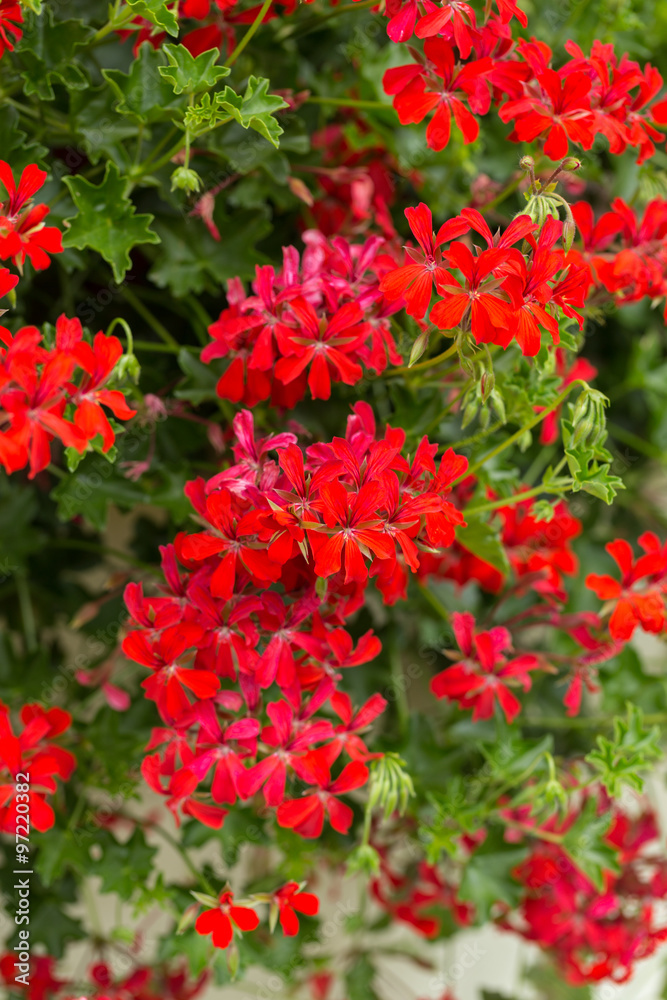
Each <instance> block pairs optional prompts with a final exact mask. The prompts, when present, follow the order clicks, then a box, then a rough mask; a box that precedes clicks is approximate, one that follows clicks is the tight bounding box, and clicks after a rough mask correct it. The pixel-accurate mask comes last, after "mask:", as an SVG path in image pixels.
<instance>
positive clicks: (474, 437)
mask: <svg viewBox="0 0 667 1000" xmlns="http://www.w3.org/2000/svg"><path fill="white" fill-rule="evenodd" d="M504 426H505V421H504V420H498V421H497V422H496V423H495V424H491V426H490V427H485V428H484V429H483V430H481V431H477V433H476V434H471V435H470V437H467V438H463V440H462V441H457V442H456V444H455V445H452V447H453V448H465V447H466V446H467V445H469V444H475V442H476V441H481V440H482V439H483V438H485V437H489V435H491V434H495V432H496V431H497V430H499V429H500V428H501V427H504ZM441 447H443V448H444V447H445V446H444V445H441ZM447 447H448V448H449V445H447Z"/></svg>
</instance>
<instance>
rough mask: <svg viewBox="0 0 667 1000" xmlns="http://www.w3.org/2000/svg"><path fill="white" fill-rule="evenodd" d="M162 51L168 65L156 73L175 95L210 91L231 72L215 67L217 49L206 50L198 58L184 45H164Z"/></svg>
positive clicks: (161, 67)
mask: <svg viewBox="0 0 667 1000" xmlns="http://www.w3.org/2000/svg"><path fill="white" fill-rule="evenodd" d="M162 51H163V52H164V53H165V55H166V57H167V59H168V60H169V65H168V66H160V67H159V70H158V72H159V73H160V76H162V77H164V79H165V80H168V81H169V82H170V83H171V85H172V87H173V90H174V93H175V94H182V93H183V91H185V92H186V93H187V94H199V93H200V92H201V91H202V90H210V89H212V88H213V87H215V85H216V83H217V82H218V80H221V79H222V77H224V76H229V74H230V72H231V70H230V69H229V67H228V66H216V65H215V64H216V61H217V60H218V59H219V58H220V51H219V49H208V50H207V51H206V52H202V53H201V55H198V56H193V55H192V54H191V53H190V52H188V50H187V49H186V47H185V46H184V45H164V46H163V48H162Z"/></svg>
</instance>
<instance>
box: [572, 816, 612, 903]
mask: <svg viewBox="0 0 667 1000" xmlns="http://www.w3.org/2000/svg"><path fill="white" fill-rule="evenodd" d="M610 821H611V817H610V814H609V813H608V812H605V813H603V815H602V816H598V815H597V804H596V802H595V800H594V799H589V800H588V801H587V802H586V804H585V805H584V808H583V809H582V811H581V812H580V814H579V815H578V816H577V818H576V820H575V821H574V823H573V824H572V826H571V827H570V828H569V830H567V832H566V833H565V834H564V835H563V848H564V849H565V851H567V853H568V854H569V856H570V858H571V859H572V861H573V862H574V863H575V865H576V866H577V868H579V870H580V871H581V872H583V874H584V875H586V877H587V878H589V879H590V880H591V882H592V883H593V885H594V886H595V887H596V888H597V889H598V891H600V892H602V889H603V888H604V873H605V872H608V871H611V872H618V870H619V868H618V864H617V862H616V852H615V850H614V849H613V847H611V846H610V845H609V844H608V843H606V842H605V840H604V837H605V835H606V833H607V831H608V829H609V824H610Z"/></svg>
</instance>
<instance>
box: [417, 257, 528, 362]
mask: <svg viewBox="0 0 667 1000" xmlns="http://www.w3.org/2000/svg"><path fill="white" fill-rule="evenodd" d="M510 252H511V251H508V250H505V249H499V248H494V249H492V250H484V251H482V253H480V255H479V256H478V257H473V255H472V253H471V252H470V250H469V249H468V247H467V246H466V245H465V244H464V243H459V242H455V243H452V245H451V246H450V248H449V250H448V251H447V260H448V262H449V263H450V265H451V266H452V267H454V268H457V270H459V271H460V272H461V274H462V275H463V278H464V281H465V285H462V284H461V283H460V282H459V281H457V279H456V278H454V277H453V276H452V275H451V274H449V273H448V274H447V276H446V278H443V279H440V280H438V282H437V285H438V294H439V295H440V300H439V301H438V302H436V304H435V305H434V306H433V308H432V309H431V317H430V318H431V321H432V322H433V323H435V325H436V326H437V327H439V328H440V329H441V330H452V329H454V328H455V327H457V326H460V325H461V323H463V322H465V321H469V323H470V331H471V333H472V335H473V337H474V338H475V340H476V341H477V343H478V344H491V343H495V342H497V341H498V338H499V335H500V334H501V332H502V331H504V330H507V329H508V328H509V327H510V324H511V323H512V320H513V314H514V310H513V308H512V306H511V304H510V303H509V302H508V301H507V300H506V299H504V298H503V297H502V292H500V294H498V293H499V286H500V284H501V282H500V280H498V279H497V278H494V277H493V276H492V275H493V271H494V270H496V269H498V268H501V267H502V265H503V264H505V263H506V262H507V260H508V253H510Z"/></svg>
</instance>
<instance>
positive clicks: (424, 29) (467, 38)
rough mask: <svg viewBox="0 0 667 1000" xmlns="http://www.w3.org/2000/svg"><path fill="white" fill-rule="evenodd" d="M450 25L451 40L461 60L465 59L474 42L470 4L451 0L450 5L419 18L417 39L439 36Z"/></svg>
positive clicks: (473, 15) (475, 22) (473, 12)
mask: <svg viewBox="0 0 667 1000" xmlns="http://www.w3.org/2000/svg"><path fill="white" fill-rule="evenodd" d="M450 25H451V33H452V36H453V40H454V43H455V45H456V47H457V49H458V50H459V52H460V54H461V58H462V59H467V58H468V56H469V55H470V52H471V49H472V47H473V44H474V41H475V38H474V35H473V33H472V31H471V28H472V29H474V28H476V27H477V20H476V18H475V11H474V10H473V9H472V7H471V6H470V4H467V3H463V2H462V0H451V2H450V3H444V4H443V5H442V7H438V8H436V10H434V11H431V12H429V13H427V14H425V15H424V17H422V18H420V19H419V22H418V24H417V31H416V34H417V38H431V37H432V36H433V35H440V34H442V33H443V31H444V30H445V29H447V28H448V26H450Z"/></svg>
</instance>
